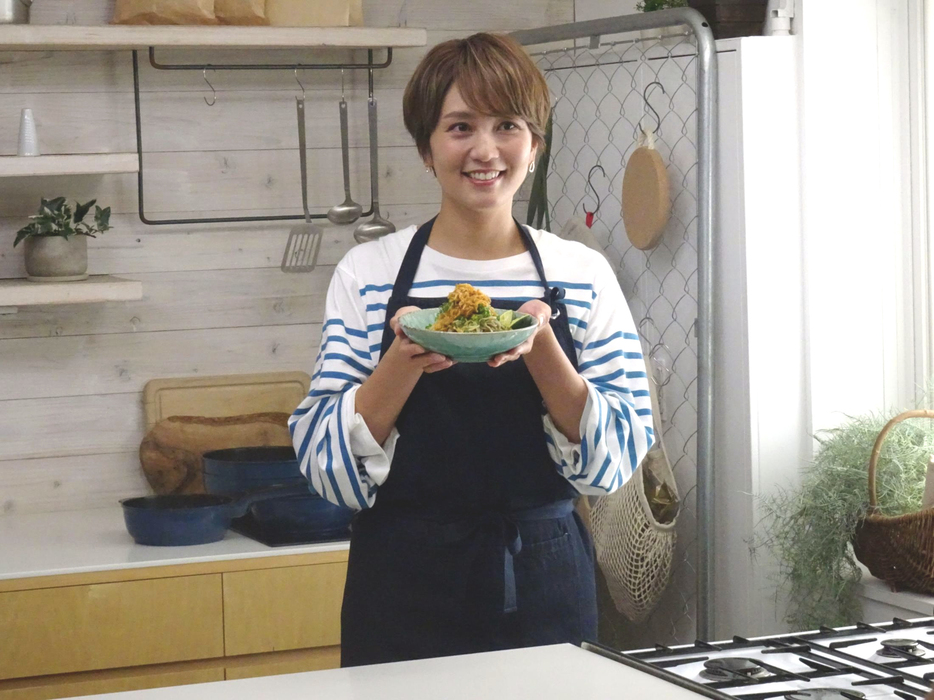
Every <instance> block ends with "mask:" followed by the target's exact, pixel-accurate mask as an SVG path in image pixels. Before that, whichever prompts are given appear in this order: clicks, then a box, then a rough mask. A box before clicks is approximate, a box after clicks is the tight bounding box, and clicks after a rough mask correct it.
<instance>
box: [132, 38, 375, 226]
mask: <svg viewBox="0 0 934 700" xmlns="http://www.w3.org/2000/svg"><path fill="white" fill-rule="evenodd" d="M137 54H138V52H137V51H136V50H134V51H133V100H134V103H133V104H134V112H135V115H136V154H137V157H138V158H139V173H138V174H137V178H136V182H137V197H138V208H139V218H140V221H142V222H143V223H144V224H149V225H151V226H161V225H170V224H219V223H244V222H257V221H295V220H299V219H301V220H304V219H305V215H304V214H278V215H274V216H226V217H202V218H188V219H151V218H149V217H148V216H146V207H145V199H144V186H143V182H144V168H143V126H142V116H141V110H140V88H139V84H140V83H139V57H138V55H137ZM149 63H150V65H152V67H153V68H155V69H157V70H198V71H207V70H209V69H210V70H229V71H264V70H294V71H296V72H297V71H299V70H366V71H368V72H369V75H368V81H367V87H368V95H369V101H370V102H372V101H373V71H374V70H378V69H382V68H388V67H389V65H390V64H391V63H392V48H391V47H387V48H386V60H385V61H383V62H381V63H376V62H374V60H373V49H367V61H366V63H288V64H273V63H270V64H262V63H259V64H257V63H242V64H240V63H234V64H211V63H200V64H180V63H159V62H158V61H156V52H155V48H154V47H152V46H150V47H149ZM370 148H371V149H372V144H371V146H370ZM373 211H374V207H373V203H372V202H371V204H370V208H369V209H367V210H366V211H364V212H362V213H361V215H360V216H361V217H367V216H370V215H371V214H373ZM311 218H312V219H326V218H327V214H311Z"/></svg>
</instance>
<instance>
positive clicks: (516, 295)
mask: <svg viewBox="0 0 934 700" xmlns="http://www.w3.org/2000/svg"><path fill="white" fill-rule="evenodd" d="M415 231H416V227H414V226H410V227H408V228H406V229H403V230H401V231H398V232H397V233H394V234H391V235H389V236H386V237H384V238H381V239H379V240H377V241H373V242H372V243H366V244H363V245H360V246H356V247H355V248H353V249H352V250H351V251H350V252H349V253H348V254H347V255H346V256H345V257H344V259H343V260H341V262H340V263H339V264H338V265H337V268H336V269H335V271H334V276H333V278H332V279H331V285H330V288H329V289H328V296H327V302H326V308H325V319H324V326H323V330H322V335H321V345H320V349H319V351H318V357H317V360H316V361H315V368H314V374H313V376H312V381H311V390H310V392H309V393H308V396H307V397H306V398H305V400H304V401H302V403H301V404H300V405H299V407H298V408H297V409H296V411H295V413H294V414H293V415H292V417H291V418H290V419H289V429H290V431H291V433H292V440H293V443H294V445H295V451H296V453H297V455H298V459H299V464H300V465H301V469H302V472H303V473H304V474H305V476H306V477H307V478H308V479H309V481H310V482H311V484H312V485H313V486H314V488H315V490H316V491H317V492H318V493H319V494H321V495H322V496H324V497H325V498H327V499H328V500H329V501H331V502H332V503H336V504H338V505H344V506H349V507H351V508H356V509H364V508H369V507H371V506H372V505H373V504H374V503H375V501H376V497H377V494H378V491H379V485H380V484H382V483H383V482H384V481H385V480H386V478H387V476H388V475H389V471H390V469H391V466H392V455H393V451H394V449H395V444H396V440H397V439H398V437H399V434H398V431H397V430H396V429H393V430H392V432H391V434H390V436H389V437H388V438H387V439H386V441H385V442H384V443H383V444H382V445H380V444H378V443H377V442H376V440H375V439H374V438H373V436H372V435H371V434H370V431H369V429H368V428H367V426H366V423H365V422H364V421H363V418H362V417H361V416H360V415H359V414H358V413H357V412H356V411H355V409H354V396H355V394H356V390H357V389H358V388H359V387H360V385H361V384H363V382H364V381H366V379H367V377H369V376H370V374H372V372H373V369H374V368H375V367H376V364H377V362H378V361H379V355H380V341H381V339H382V333H383V326H384V324H385V322H386V304H387V302H388V301H389V295H390V293H391V292H392V286H393V282H394V281H395V278H396V274H397V273H398V270H399V267H400V265H401V264H402V258H403V256H404V255H405V251H406V249H407V248H408V245H409V242H410V241H411V240H412V236H413V235H414V234H415ZM530 233H531V235H532V238H533V240H534V241H535V244H536V246H538V250H539V253H540V254H541V257H542V263H543V265H544V268H545V275H546V277H547V278H548V282H549V284H550V285H551V286H556V287H561V288H563V289H564V291H565V297H564V303H565V304H566V306H567V310H568V321H569V323H570V326H571V333H572V336H573V339H574V346H575V348H576V350H577V358H578V367H579V371H580V374H581V376H582V377H583V378H584V379H585V380H586V382H587V388H588V397H587V403H586V405H585V407H584V413H583V416H582V417H581V423H580V434H581V442H580V444H572V443H570V442H569V441H568V439H567V438H566V437H565V436H564V435H563V434H562V433H561V432H560V431H559V430H558V429H557V428H556V427H555V425H554V423H553V422H552V420H551V417H550V416H548V415H545V416H544V418H543V420H542V430H543V433H544V439H545V441H546V442H547V445H548V451H549V453H550V455H551V457H552V459H553V460H554V463H555V468H556V469H557V470H558V472H559V473H560V474H561V475H562V476H563V477H564V478H566V479H567V480H568V481H569V482H570V483H571V484H572V485H573V486H574V488H575V489H577V491H579V492H580V493H583V494H593V495H600V494H605V493H609V492H611V491H614V490H615V489H617V488H619V487H620V486H621V485H622V484H623V483H624V482H625V481H626V480H627V479H628V478H629V477H630V475H631V474H632V473H633V471H634V470H635V468H636V467H637V466H638V465H639V464H640V462H641V461H642V458H643V457H644V456H645V453H646V452H647V451H648V449H649V447H651V445H652V443H653V442H654V433H653V430H652V409H651V401H650V399H649V391H648V379H647V377H646V372H645V362H644V360H643V357H642V348H641V345H640V342H639V338H638V335H637V334H636V329H635V325H634V324H633V320H632V314H631V313H630V311H629V307H628V306H627V304H626V300H625V298H624V297H623V293H622V291H621V290H620V288H619V283H618V282H617V280H616V277H615V275H614V274H613V271H612V269H611V268H610V266H609V264H608V263H607V261H606V260H605V259H604V258H603V257H602V256H601V255H600V254H599V253H596V252H594V251H592V250H590V249H589V248H587V247H585V246H583V245H581V244H580V243H574V242H570V241H565V240H562V239H560V238H558V237H557V236H555V235H553V234H551V233H548V232H545V231H537V230H534V229H530ZM458 282H469V283H470V284H472V285H473V286H474V287H477V288H478V289H481V290H482V291H483V292H484V293H486V294H487V295H489V296H490V297H493V298H498V299H515V300H518V301H528V300H530V299H536V298H540V297H541V296H542V294H543V293H544V290H543V289H542V286H541V282H540V281H539V278H538V274H537V273H536V271H535V266H534V265H533V263H532V258H531V256H530V255H529V254H528V253H522V254H520V255H515V256H512V257H508V258H504V259H500V260H464V259H460V258H452V257H450V256H447V255H444V254H442V253H439V252H437V251H435V250H433V249H431V248H427V247H426V248H425V250H424V252H423V254H422V258H421V262H420V263H419V268H418V273H417V274H416V276H415V281H414V283H413V285H412V289H411V291H410V292H409V294H410V296H416V297H444V296H447V294H448V293H449V292H450V291H451V290H452V289H453V287H454V285H455V284H457V283H458Z"/></svg>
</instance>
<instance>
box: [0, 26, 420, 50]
mask: <svg viewBox="0 0 934 700" xmlns="http://www.w3.org/2000/svg"><path fill="white" fill-rule="evenodd" d="M427 43H428V33H427V31H426V30H424V29H417V28H409V27H390V28H379V27H227V26H222V27H221V26H219V27H191V26H184V27H175V26H171V27H170V26H154V27H149V26H126V25H100V26H86V27H81V26H67V25H66V26H62V25H6V26H0V51H50V50H53V51H109V50H125V49H143V48H148V47H154V48H231V49H234V48H236V49H275V48H328V47H334V48H364V49H372V48H401V47H412V46H425V45H426V44H427Z"/></svg>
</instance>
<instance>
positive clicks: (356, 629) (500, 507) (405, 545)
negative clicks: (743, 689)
mask: <svg viewBox="0 0 934 700" xmlns="http://www.w3.org/2000/svg"><path fill="white" fill-rule="evenodd" d="M433 223H434V220H432V221H429V222H428V223H427V224H425V225H423V226H422V227H421V228H420V229H419V230H418V231H417V232H416V234H415V237H414V238H413V239H412V242H411V243H410V245H409V248H408V250H407V251H406V254H405V258H404V259H403V261H402V266H401V268H400V270H399V274H398V276H397V277H396V281H395V284H394V285H393V290H392V295H391V296H390V299H389V303H388V305H387V309H386V325H385V328H384V330H383V338H382V356H385V353H386V351H387V350H388V348H389V346H390V345H391V344H392V342H393V340H394V339H395V334H394V333H393V331H392V328H391V327H390V326H389V319H391V318H392V317H393V316H394V315H395V313H396V311H397V310H398V309H400V308H401V307H403V306H418V307H420V308H430V307H434V306H440V305H441V304H442V303H443V302H444V301H445V299H444V298H435V299H426V298H419V297H411V296H409V292H410V290H411V287H412V282H413V280H414V278H415V273H416V270H417V269H418V263H419V260H420V259H421V255H422V251H423V250H424V248H425V245H426V244H427V243H428V238H429V236H430V234H431V227H432V224H433ZM516 225H517V226H518V227H519V231H520V233H521V235H522V239H523V241H524V242H525V245H526V247H527V249H528V251H529V253H530V255H531V256H532V260H533V261H534V263H535V269H536V270H537V271H538V276H539V278H540V280H541V285H542V288H543V289H544V295H543V297H542V300H543V301H545V302H546V303H548V304H549V305H550V306H551V309H552V320H551V326H552V328H553V330H554V333H555V336H556V337H557V339H558V342H559V343H560V345H561V347H562V349H563V350H564V352H565V354H566V355H567V357H568V359H569V360H570V361H571V362H572V363H573V364H574V367H575V368H576V367H577V355H576V353H575V352H574V343H573V340H572V337H571V330H570V327H569V325H568V317H567V310H566V308H565V306H564V304H562V303H560V299H561V298H562V297H563V290H560V289H558V288H554V289H552V288H550V287H549V284H548V281H547V279H546V278H545V272H544V268H543V267H542V261H541V257H540V256H539V253H538V249H537V248H536V246H535V243H534V242H533V241H532V239H531V237H530V236H529V234H528V232H527V231H526V230H525V229H524V228H523V227H522V226H519V224H518V223H517V224H516ZM493 305H494V306H495V307H496V308H500V309H518V308H519V306H521V302H516V301H509V300H497V299H493ZM544 413H545V407H544V403H543V401H542V397H541V394H540V393H539V391H538V387H537V386H536V385H535V382H534V380H533V379H532V376H531V374H530V373H529V371H528V369H527V368H526V366H525V362H524V361H522V360H521V359H520V360H517V361H515V362H508V363H506V364H504V365H502V366H500V367H497V368H492V367H490V366H489V365H487V364H485V363H477V364H473V363H470V364H467V363H461V364H457V365H454V366H453V367H450V368H448V369H445V370H443V371H440V372H436V373H432V374H423V375H422V376H421V378H420V379H419V380H418V383H417V384H416V386H415V389H414V390H413V391H412V394H411V395H410V397H409V399H408V401H406V403H405V406H404V408H403V409H402V412H401V414H400V415H399V419H398V420H397V422H396V428H397V429H398V431H399V438H398V441H397V442H396V448H395V453H394V455H393V460H392V467H391V469H390V471H389V476H388V478H387V479H386V481H385V483H383V484H382V485H381V486H380V487H379V493H378V495H377V498H376V503H375V505H374V506H373V508H371V509H369V510H366V511H362V512H361V513H359V514H358V515H357V516H356V518H355V519H354V523H353V534H352V536H351V542H350V560H349V563H348V570H347V583H346V586H345V588H344V603H343V609H342V611H341V665H342V666H358V665H362V664H372V663H382V662H388V661H404V660H409V659H418V658H427V657H434V656H447V655H451V654H467V653H473V652H480V651H492V650H496V649H507V648H513V647H519V646H535V645H541V644H556V643H560V642H571V643H574V644H579V643H580V642H581V641H582V640H584V639H595V638H596V633H597V607H596V592H595V583H594V561H593V545H592V543H591V541H590V538H589V536H588V534H587V531H586V529H585V528H584V526H583V524H582V523H581V521H580V518H579V517H578V516H577V513H576V512H575V511H574V509H573V504H572V500H571V499H572V498H574V497H575V495H576V492H575V491H574V489H573V488H572V487H571V485H570V484H568V482H567V481H566V480H565V479H564V478H563V477H562V476H561V475H560V474H559V473H558V472H557V470H556V468H555V465H554V462H553V461H552V459H551V457H550V455H549V454H548V450H547V447H546V444H545V433H544V430H543V428H542V416H543V415H544Z"/></svg>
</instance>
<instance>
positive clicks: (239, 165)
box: [0, 0, 574, 514]
mask: <svg viewBox="0 0 934 700" xmlns="http://www.w3.org/2000/svg"><path fill="white" fill-rule="evenodd" d="M112 8H113V2H112V0H109V1H103V2H102V1H100V0H43V2H41V3H36V4H35V5H34V6H33V16H32V21H33V22H34V23H41V24H79V25H82V24H104V23H106V22H107V21H108V20H109V18H110V16H111V14H112ZM364 13H365V23H366V24H368V25H370V26H400V25H403V26H413V27H426V28H427V29H428V30H429V32H428V42H429V45H433V44H435V43H437V42H438V41H441V40H443V39H446V38H449V37H454V36H462V35H465V34H468V33H470V32H472V31H476V30H484V29H485V30H495V31H510V30H513V29H520V28H528V27H533V26H542V25H546V24H554V23H561V22H568V21H572V20H573V18H574V0H515V1H514V2H510V3H502V2H499V1H498V0H477V1H476V2H472V3H462V2H458V1H456V0H394V1H393V2H386V1H384V0H365V2H364ZM381 53H382V52H377V57H379V56H380V55H381ZM423 53H424V49H401V50H397V51H396V52H395V56H394V61H393V64H392V66H391V67H390V68H389V69H387V70H382V71H378V72H377V74H376V91H377V93H376V94H377V99H378V102H379V105H380V124H379V136H380V202H381V205H382V209H383V214H384V216H387V217H388V218H389V219H390V220H392V221H393V222H394V223H395V224H396V225H397V226H399V227H400V228H401V227H402V226H405V225H408V224H410V223H416V222H420V221H422V220H424V219H426V218H428V217H429V216H431V215H432V214H433V213H434V212H435V211H436V208H437V205H438V202H439V196H438V191H437V188H436V186H435V185H434V183H433V179H432V178H431V177H430V176H429V175H427V174H426V173H425V172H424V169H423V168H422V166H421V163H420V161H419V159H418V157H417V155H416V152H415V149H414V147H413V146H412V144H411V139H410V138H409V136H408V134H407V133H406V132H405V129H404V127H403V125H402V113H401V96H402V89H403V88H404V86H405V83H406V81H407V79H408V77H409V75H410V74H411V71H412V68H413V67H414V65H415V63H416V62H417V60H418V59H419V57H420V56H421V55H422V54H423ZM361 54H362V55H361ZM361 54H358V55H357V57H356V58H357V59H358V60H360V59H361V58H363V59H365V53H362V52H361ZM296 55H297V54H296V53H293V52H263V53H262V55H257V54H255V53H244V52H212V53H211V54H210V57H209V58H205V57H204V54H203V53H202V54H198V53H197V52H174V53H172V54H171V55H169V54H167V53H165V54H161V55H160V56H161V58H162V59H163V60H165V61H173V62H176V61H177V62H184V61H186V60H191V61H197V62H204V61H207V60H210V61H212V62H215V63H220V62H223V61H228V60H229V61H230V62H236V61H250V62H265V61H277V60H279V61H287V62H292V61H294V60H295V57H296ZM338 56H339V54H333V55H330V56H328V55H324V54H321V53H318V54H314V53H312V52H307V53H303V54H301V57H302V58H303V59H304V60H306V61H313V60H318V61H320V60H334V59H336V58H338ZM342 57H343V58H347V55H346V53H345V54H343V55H342ZM141 59H142V60H141V84H142V98H141V104H142V113H143V119H144V123H143V131H144V133H143V143H144V147H145V149H146V154H147V155H146V158H145V161H144V162H145V168H146V212H147V215H149V216H150V217H152V218H156V219H158V218H176V217H186V216H228V215H234V214H242V215H260V214H267V213H268V214H273V213H298V212H299V211H300V206H301V196H300V188H299V175H298V156H297V141H298V140H297V132H296V124H295V101H294V97H295V95H296V94H297V93H298V92H299V89H298V86H297V84H296V82H295V78H294V76H293V75H292V73H290V72H288V71H285V72H281V73H273V72H262V73H253V72H240V73H232V72H228V73H221V72H218V73H216V74H214V75H210V74H209V75H210V77H211V82H212V83H213V85H214V86H215V88H216V89H217V91H218V95H217V103H216V105H215V106H214V107H208V106H206V105H205V104H204V101H203V99H202V97H203V96H204V95H205V89H206V86H205V85H204V83H203V81H202V77H201V74H200V73H198V72H195V71H184V72H183V71H156V70H153V69H152V68H150V67H149V66H148V61H147V59H146V57H145V55H142V56H141ZM300 75H301V78H302V82H303V83H304V85H305V89H306V91H307V101H308V108H307V109H308V119H309V149H310V150H309V167H310V171H311V172H310V180H309V189H310V192H309V196H310V203H311V204H312V206H313V207H314V211H316V212H324V211H326V210H327V208H328V206H330V205H332V204H334V203H337V202H340V201H342V200H343V192H342V184H341V172H340V149H339V144H340V139H339V132H338V127H337V124H338V122H337V117H338V112H337V102H338V100H339V97H340V74H339V72H337V71H322V72H317V73H315V72H304V73H303V74H300ZM346 86H347V99H348V102H349V103H350V107H349V111H350V132H351V133H350V142H351V147H352V153H351V168H352V172H351V187H352V193H353V195H354V198H355V199H356V200H357V201H359V202H362V203H364V206H365V207H366V206H367V205H368V203H369V170H368V152H367V149H366V144H367V132H366V75H365V73H362V72H360V73H359V74H356V75H351V74H349V73H348V74H347V76H346ZM23 107H31V108H32V109H33V111H34V113H35V116H36V119H37V122H38V131H39V141H40V147H41V149H42V151H43V152H44V153H94V152H108V151H110V152H119V151H133V150H135V147H136V142H135V133H134V122H133V87H132V69H131V59H130V54H129V52H115V53H103V52H102V53H97V52H88V53H42V52H38V53H25V52H23V53H0V154H2V155H10V154H14V153H15V152H16V142H17V134H18V128H19V112H20V109H21V108H23ZM58 195H67V196H68V197H69V198H77V199H79V200H81V201H84V200H85V199H90V198H95V197H96V198H97V199H98V201H99V202H100V203H101V204H102V205H103V206H110V207H112V208H113V211H114V216H113V225H114V228H113V230H111V231H109V232H107V233H106V234H105V235H104V236H103V237H100V238H98V239H96V240H94V239H92V240H91V241H90V244H91V245H90V250H89V257H90V272H91V273H92V274H115V275H120V276H122V277H126V278H130V279H137V280H141V281H142V283H143V295H144V296H143V299H142V300H141V301H136V302H119V303H109V304H93V305H84V306H81V305H79V306H62V307H56V306H48V307H32V308H23V309H21V310H20V312H19V313H18V314H16V315H13V316H0V514H7V513H25V512H35V511H48V510H64V509H71V508H85V507H96V506H105V505H112V504H113V503H115V501H116V499H117V498H119V497H122V496H126V495H132V494H137V493H143V492H145V491H146V490H147V486H146V483H145V480H144V479H143V477H142V474H141V472H140V469H139V461H138V456H137V448H138V445H139V442H140V440H141V439H142V437H143V414H142V402H141V392H142V389H143V386H144V384H145V383H146V382H147V381H148V380H150V379H153V378H155V377H181V376H194V375H211V374H228V373H241V372H242V373H247V372H262V371H277V370H294V369H305V370H309V371H310V369H311V365H312V362H313V360H314V356H315V352H316V349H317V343H318V338H319V334H320V329H321V317H322V310H323V302H324V294H325V291H326V289H327V284H328V281H329V279H330V276H331V273H332V271H333V267H334V264H335V263H336V262H337V261H338V260H339V259H340V258H341V256H342V255H343V254H344V253H345V252H346V251H347V250H348V249H349V248H350V246H351V245H352V244H353V238H352V231H353V227H352V226H351V227H329V228H328V229H327V237H326V238H325V242H324V244H323V245H322V248H321V258H320V262H321V263H322V264H321V266H320V267H319V268H318V269H317V270H316V271H315V272H314V273H312V274H308V275H301V274H294V275H286V274H283V273H282V272H280V270H279V267H278V266H279V262H280V260H281V255H282V250H283V247H284V245H285V240H286V237H287V235H288V229H289V225H290V224H289V223H286V224H285V225H281V226H278V225H272V226H270V225H235V226H219V225H196V226H195V225H192V226H184V227H163V226H159V227H151V226H145V225H143V224H142V223H140V221H139V218H138V216H137V215H136V210H137V196H136V176H135V175H106V176H93V177H67V178H55V177H50V178H41V179H19V180H9V179H8V180H4V179H0V278H9V277H22V276H23V275H24V274H25V270H24V267H23V263H22V252H21V249H20V248H17V249H15V250H14V249H13V248H12V243H13V236H14V234H15V231H16V230H17V229H18V228H20V227H21V226H22V225H23V224H24V223H25V222H26V219H25V217H26V216H27V215H28V214H31V213H33V211H34V210H35V208H36V206H37V205H38V201H39V197H40V196H44V197H54V196H58Z"/></svg>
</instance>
